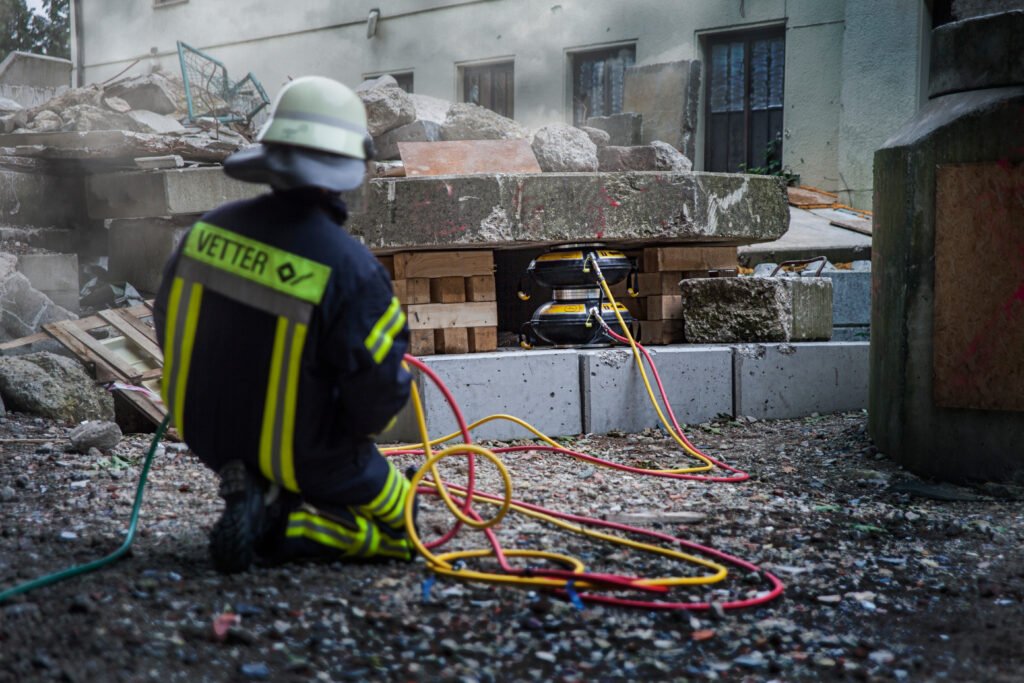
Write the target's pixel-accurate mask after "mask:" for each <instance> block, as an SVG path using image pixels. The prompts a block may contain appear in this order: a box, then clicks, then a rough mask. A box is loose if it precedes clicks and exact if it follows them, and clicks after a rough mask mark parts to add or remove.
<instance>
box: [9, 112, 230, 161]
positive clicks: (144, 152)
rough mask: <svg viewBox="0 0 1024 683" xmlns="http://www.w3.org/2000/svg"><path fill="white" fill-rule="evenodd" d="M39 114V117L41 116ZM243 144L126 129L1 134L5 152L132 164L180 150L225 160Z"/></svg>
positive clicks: (190, 156)
mask: <svg viewBox="0 0 1024 683" xmlns="http://www.w3.org/2000/svg"><path fill="white" fill-rule="evenodd" d="M37 118H38V117H37ZM241 146H242V145H239V144H238V143H236V142H228V141H225V140H214V139H212V138H210V137H208V136H206V135H180V136H178V135H156V134H153V133H134V132H131V131H125V130H95V131H86V132H75V131H71V132H49V133H32V132H27V133H9V134H7V135H0V147H3V148H9V149H4V150H3V154H4V155H7V156H15V157H33V158H37V159H50V160H74V161H78V162H90V161H92V162H97V165H100V164H101V163H102V162H108V163H116V162H118V161H123V162H125V163H128V164H130V163H131V160H133V159H135V158H136V157H151V156H164V155H167V154H177V155H179V156H181V157H182V158H184V159H188V160H190V161H209V162H222V161H224V159H226V158H228V156H230V155H231V154H233V153H235V152H237V151H238V150H239V149H241Z"/></svg>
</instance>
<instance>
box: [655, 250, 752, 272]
mask: <svg viewBox="0 0 1024 683" xmlns="http://www.w3.org/2000/svg"><path fill="white" fill-rule="evenodd" d="M736 267H737V260H736V247H648V248H647V249H644V255H643V271H644V272H645V273H652V272H656V271H662V270H710V269H712V268H736Z"/></svg>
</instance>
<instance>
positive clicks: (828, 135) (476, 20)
mask: <svg viewBox="0 0 1024 683" xmlns="http://www.w3.org/2000/svg"><path fill="white" fill-rule="evenodd" d="M76 1H77V2H79V7H78V10H77V11H78V13H79V14H78V20H79V21H80V23H81V28H80V30H79V34H80V35H81V37H82V38H81V44H80V45H76V46H75V54H76V58H77V59H79V60H80V66H81V67H82V74H83V75H84V82H98V81H102V80H105V79H107V78H109V77H111V76H113V75H114V74H116V73H118V72H119V71H121V70H122V69H124V68H125V67H127V66H129V65H130V64H131V63H132V62H133V61H134V60H136V59H140V60H141V61H140V62H139V64H137V65H136V66H134V67H132V70H133V71H137V72H143V71H146V70H149V69H152V68H155V67H157V66H158V65H159V66H161V67H163V68H165V69H168V70H171V71H174V72H177V71H178V68H179V67H178V60H177V53H176V50H175V40H179V39H180V40H182V41H184V42H186V43H188V44H190V45H192V46H193V47H196V48H198V49H200V50H203V51H205V52H207V53H209V54H210V55H212V56H214V57H216V58H217V59H219V60H221V61H223V62H224V63H225V64H226V66H227V68H228V73H229V74H231V76H232V77H233V78H236V79H237V78H241V77H242V76H244V75H245V74H246V73H248V72H249V71H252V72H253V73H254V74H255V75H256V77H257V78H258V79H259V80H260V81H261V82H262V83H263V85H264V87H265V88H266V89H267V92H268V93H269V94H270V95H271V97H273V95H274V94H275V93H276V92H277V90H279V88H280V87H281V85H283V84H284V83H285V82H287V80H288V78H289V77H296V76H300V75H306V74H313V73H316V74H322V75H326V76H331V77H334V78H336V79H338V80H340V81H342V82H345V83H348V84H351V85H355V84H356V83H358V82H359V81H361V80H362V79H363V77H364V76H365V75H367V74H375V73H381V72H389V71H392V72H393V71H412V72H413V74H414V90H415V92H417V93H422V94H426V95H432V96H435V97H441V98H444V99H448V100H452V101H458V100H459V99H461V93H460V87H459V74H458V67H459V66H462V65H466V64H473V63H481V62H486V61H504V60H513V61H514V63H515V117H516V119H518V120H519V121H520V122H522V123H524V124H525V125H527V126H531V127H538V126H540V125H543V124H546V123H550V122H552V121H570V120H571V107H570V106H569V103H570V99H571V90H572V84H571V80H570V74H569V67H568V64H569V59H568V55H569V53H570V52H571V51H573V50H577V49H589V48H598V47H602V46H606V45H610V44H619V43H630V42H632V43H635V44H636V58H637V64H654V63H659V62H665V61H673V60H679V59H703V54H702V39H703V37H705V36H707V35H709V34H710V33H713V32H724V31H736V30H745V29H750V28H756V27H763V26H772V25H778V26H785V27H786V53H787V58H786V86H785V95H784V97H785V124H784V125H785V129H786V139H785V142H784V163H785V164H786V165H788V166H790V167H791V168H792V170H793V171H794V172H796V173H799V174H800V176H801V182H803V183H805V184H809V185H814V186H816V187H820V188H821V189H825V190H830V191H835V190H838V189H841V181H840V173H839V158H840V153H839V148H840V147H841V140H843V139H844V138H843V136H842V135H841V134H840V127H841V125H844V126H847V127H849V128H850V129H851V130H854V129H856V130H874V129H875V126H874V119H875V118H877V116H878V114H877V112H876V111H875V110H874V109H873V108H871V107H860V108H859V109H858V110H857V112H856V114H853V113H852V112H851V114H850V115H849V116H846V117H843V116H842V113H841V108H840V105H841V99H842V96H843V94H844V87H845V86H844V83H843V78H844V73H843V62H844V59H845V58H847V55H846V53H844V40H845V39H846V36H845V33H846V30H845V29H846V26H845V21H846V19H847V15H848V14H850V12H849V11H848V9H847V4H850V5H851V6H852V5H857V2H850V3H847V2H845V0H350V1H346V2H340V1H338V0H292V2H288V3H282V2H280V1H279V0H235V1H234V2H232V3H230V4H228V3H225V2H224V1H223V0H186V1H185V2H180V3H176V4H170V5H167V6H164V7H154V6H153V4H152V2H151V1H150V0H135V1H133V2H127V3H126V2H124V0H87V1H85V2H81V0H76ZM858 1H859V0H858ZM869 4H871V5H872V6H876V5H877V6H880V7H877V8H875V10H874V11H875V12H876V14H874V15H873V16H874V17H875V21H874V23H872V22H868V21H865V20H866V19H867V18H868V16H869V15H868V14H865V13H863V12H860V13H858V12H854V13H853V18H854V19H856V21H855V24H856V26H857V30H858V31H869V32H870V31H873V30H874V27H875V26H876V25H885V24H886V22H887V18H886V17H887V16H888V14H897V15H900V16H902V15H903V14H906V12H900V11H898V10H897V6H903V5H914V6H916V5H917V4H919V3H917V2H911V1H910V0H870V2H869ZM881 6H884V7H881ZM226 7H229V8H230V9H229V10H226V9H225V8H226ZM373 8H379V9H380V11H381V19H380V21H379V23H378V26H377V34H376V36H375V37H373V38H369V39H368V38H367V37H366V18H367V15H368V13H369V11H370V9H373ZM905 23H906V22H903V23H902V24H901V25H905ZM865 24H867V25H865ZM915 41H916V37H915ZM904 42H907V41H904ZM911 42H913V41H911ZM914 44H916V42H915V43H914ZM850 54H851V55H852V54H853V53H852V52H851V53H850ZM854 61H859V60H854ZM857 68H858V69H862V71H861V72H860V73H858V74H857V76H858V78H859V79H860V81H862V82H865V81H868V80H870V79H871V78H873V77H874V76H873V75H870V74H877V76H878V78H880V79H886V78H891V79H896V80H901V79H902V80H906V78H907V76H906V73H905V72H906V71H907V70H908V66H907V64H906V63H905V62H904V61H902V60H901V61H896V62H892V61H889V60H886V59H885V58H884V55H878V56H877V58H876V63H875V64H874V66H873V67H872V68H873V69H874V71H872V70H868V69H863V66H862V65H861V64H859V63H858V67H857ZM129 73H131V71H130V72H129ZM913 77H916V75H915V76H913ZM913 77H912V78H913ZM864 87H865V86H864V85H863V83H862V84H861V85H858V86H857V87H856V88H853V90H851V91H850V92H851V94H853V93H857V92H860V91H861V90H863V88H864ZM701 97H702V98H703V92H702V93H701ZM898 108H899V116H896V117H895V118H899V119H900V120H902V119H904V118H907V117H908V116H909V115H910V114H912V113H913V110H908V111H907V112H906V115H904V109H905V104H904V103H899V107H898ZM703 111H704V110H703V105H702V106H701V108H700V112H701V114H700V116H701V118H702V119H703V116H704V113H703ZM888 118H893V117H892V116H890V117H888ZM698 133H699V138H698V140H699V142H698V150H697V155H696V156H697V159H695V162H696V167H697V168H698V169H700V168H703V130H702V129H701V130H699V131H698ZM885 137H886V135H881V139H882V140H884V139H885ZM861 143H862V140H861V138H858V137H854V138H851V139H850V146H849V148H848V150H847V152H846V156H845V157H844V158H845V159H846V161H845V164H846V166H847V167H850V168H852V167H857V168H863V165H864V160H865V159H867V160H868V161H867V163H868V164H869V165H870V158H871V155H872V154H873V152H874V147H872V148H871V149H863V148H861V147H860V145H861ZM871 144H872V145H874V146H877V145H876V144H875V143H874V141H872V142H871ZM858 178H860V176H858ZM857 182H858V183H860V182H861V181H860V180H858V181H857Z"/></svg>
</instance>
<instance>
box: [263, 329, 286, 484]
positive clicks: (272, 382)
mask: <svg viewBox="0 0 1024 683" xmlns="http://www.w3.org/2000/svg"><path fill="white" fill-rule="evenodd" d="M287 331H288V320H287V319H285V318H278V319H277V331H276V332H275V334H274V351H273V355H272V356H271V358H270V373H269V376H268V377H267V398H266V400H265V402H264V404H263V429H262V430H261V432H260V471H261V472H262V473H263V476H265V477H266V478H267V479H269V480H270V481H278V479H277V477H276V476H274V458H273V454H274V427H275V423H276V419H277V391H278V387H279V384H280V382H281V364H282V360H283V359H282V356H283V349H284V344H285V334H286V332H287ZM278 483H281V484H283V483H284V482H278Z"/></svg>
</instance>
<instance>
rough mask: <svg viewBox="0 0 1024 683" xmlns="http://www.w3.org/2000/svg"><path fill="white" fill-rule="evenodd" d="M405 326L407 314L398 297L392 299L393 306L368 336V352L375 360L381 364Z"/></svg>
mask: <svg viewBox="0 0 1024 683" xmlns="http://www.w3.org/2000/svg"><path fill="white" fill-rule="evenodd" d="M404 324H405V313H403V312H402V304H401V303H400V302H399V301H398V299H397V298H396V297H391V305H390V306H388V309H387V310H386V311H384V314H383V315H382V316H381V317H380V319H378V320H377V322H376V324H374V326H373V329H372V330H370V334H368V335H367V336H366V341H365V342H364V343H365V344H366V350H367V351H369V352H370V353H371V354H372V355H373V360H374V361H375V362H377V363H380V362H381V361H382V360H384V356H386V355H387V354H388V351H390V350H391V345H392V344H393V343H394V340H395V335H396V334H398V332H399V331H400V330H401V329H402V326H403V325H404Z"/></svg>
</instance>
